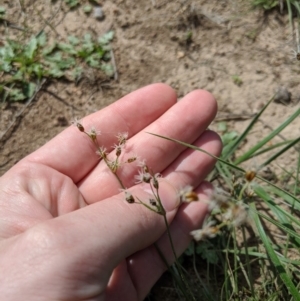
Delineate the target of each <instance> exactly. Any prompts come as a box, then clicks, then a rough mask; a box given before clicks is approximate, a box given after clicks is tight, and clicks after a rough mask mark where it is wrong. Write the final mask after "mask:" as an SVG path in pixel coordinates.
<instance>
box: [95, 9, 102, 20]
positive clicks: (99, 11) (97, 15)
mask: <svg viewBox="0 0 300 301" xmlns="http://www.w3.org/2000/svg"><path fill="white" fill-rule="evenodd" d="M94 18H95V19H97V20H99V21H101V20H103V19H104V12H103V9H102V7H101V6H96V7H95V8H94Z"/></svg>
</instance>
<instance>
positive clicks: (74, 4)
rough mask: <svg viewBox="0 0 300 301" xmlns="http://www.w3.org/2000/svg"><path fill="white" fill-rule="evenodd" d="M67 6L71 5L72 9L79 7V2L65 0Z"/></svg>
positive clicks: (76, 0)
mask: <svg viewBox="0 0 300 301" xmlns="http://www.w3.org/2000/svg"><path fill="white" fill-rule="evenodd" d="M65 2H66V4H67V5H69V6H70V7H71V8H73V7H75V6H77V5H78V4H79V1H78V0H65Z"/></svg>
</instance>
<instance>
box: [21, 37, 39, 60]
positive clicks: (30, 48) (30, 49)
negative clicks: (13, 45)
mask: <svg viewBox="0 0 300 301" xmlns="http://www.w3.org/2000/svg"><path fill="white" fill-rule="evenodd" d="M37 48H38V42H37V39H36V38H35V37H34V38H32V39H31V40H30V41H29V43H28V45H26V47H25V50H24V55H25V57H27V58H28V59H30V60H32V59H33V57H34V54H35V52H36V50H37Z"/></svg>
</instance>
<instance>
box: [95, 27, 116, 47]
mask: <svg viewBox="0 0 300 301" xmlns="http://www.w3.org/2000/svg"><path fill="white" fill-rule="evenodd" d="M113 38H114V31H113V30H111V31H109V32H107V33H106V34H104V35H103V36H102V37H99V38H98V43H99V44H100V45H106V44H108V43H109V42H110V41H112V39H113Z"/></svg>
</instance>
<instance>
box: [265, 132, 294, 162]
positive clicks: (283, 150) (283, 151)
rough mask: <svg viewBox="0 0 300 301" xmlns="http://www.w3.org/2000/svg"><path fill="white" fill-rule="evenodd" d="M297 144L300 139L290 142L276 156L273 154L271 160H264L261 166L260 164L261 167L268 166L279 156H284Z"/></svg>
mask: <svg viewBox="0 0 300 301" xmlns="http://www.w3.org/2000/svg"><path fill="white" fill-rule="evenodd" d="M298 142H300V137H299V138H297V139H295V140H293V141H291V142H290V143H289V144H288V145H287V146H286V147H284V148H283V149H282V150H280V151H279V152H277V153H276V154H274V155H273V156H271V158H269V159H268V160H266V161H265V162H264V163H263V164H261V166H262V167H263V166H267V165H268V164H270V163H271V162H272V161H274V160H275V159H276V158H278V157H279V156H280V155H282V154H284V153H285V152H286V151H287V150H289V149H290V148H291V147H293V146H294V145H296V144H297V143H298Z"/></svg>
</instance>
